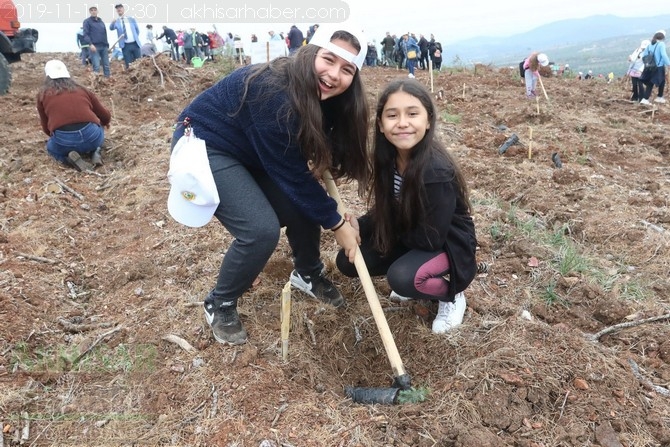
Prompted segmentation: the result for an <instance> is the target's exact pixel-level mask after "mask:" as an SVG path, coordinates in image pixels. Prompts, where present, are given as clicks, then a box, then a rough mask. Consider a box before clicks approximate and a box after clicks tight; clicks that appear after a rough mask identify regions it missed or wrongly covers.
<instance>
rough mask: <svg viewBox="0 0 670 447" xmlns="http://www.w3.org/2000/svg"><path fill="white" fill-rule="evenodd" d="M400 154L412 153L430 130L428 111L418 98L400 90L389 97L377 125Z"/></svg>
mask: <svg viewBox="0 0 670 447" xmlns="http://www.w3.org/2000/svg"><path fill="white" fill-rule="evenodd" d="M377 125H378V126H379V131H380V132H381V133H382V134H384V137H386V139H387V140H388V141H389V142H390V143H391V144H393V145H394V146H395V147H396V149H397V150H398V151H399V152H405V151H411V150H412V149H413V148H414V146H416V145H417V144H418V143H419V142H420V141H421V140H422V139H423V137H424V136H425V135H426V132H427V131H428V129H430V120H429V117H428V111H427V110H426V108H425V107H424V105H423V104H422V103H421V101H420V100H419V99H418V98H417V97H416V96H412V95H410V94H409V93H407V92H404V91H402V90H399V91H397V92H395V93H392V94H391V95H389V97H388V100H387V101H386V104H385V105H384V109H383V110H382V113H381V117H380V118H379V121H378V123H377Z"/></svg>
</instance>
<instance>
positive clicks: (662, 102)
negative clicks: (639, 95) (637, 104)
mask: <svg viewBox="0 0 670 447" xmlns="http://www.w3.org/2000/svg"><path fill="white" fill-rule="evenodd" d="M654 102H658V103H660V104H665V98H664V97H662V96H657V97H656V99H654Z"/></svg>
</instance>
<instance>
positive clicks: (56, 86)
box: [37, 76, 84, 101]
mask: <svg viewBox="0 0 670 447" xmlns="http://www.w3.org/2000/svg"><path fill="white" fill-rule="evenodd" d="M79 88H84V87H82V86H81V85H79V84H77V83H76V82H75V81H73V80H72V79H71V78H60V79H51V78H50V77H48V76H47V77H46V78H44V83H43V84H42V87H41V88H40V91H39V93H38V94H37V97H38V99H39V100H40V101H42V100H43V99H44V97H45V96H47V95H58V94H60V93H63V92H73V91H75V90H77V89H79Z"/></svg>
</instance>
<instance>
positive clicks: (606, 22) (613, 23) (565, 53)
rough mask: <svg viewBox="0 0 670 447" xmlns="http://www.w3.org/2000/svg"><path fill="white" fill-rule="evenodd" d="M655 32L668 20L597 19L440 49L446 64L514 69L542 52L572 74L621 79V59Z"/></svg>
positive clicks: (555, 24) (624, 67) (623, 67)
mask: <svg viewBox="0 0 670 447" xmlns="http://www.w3.org/2000/svg"><path fill="white" fill-rule="evenodd" d="M659 29H667V30H670V15H661V16H654V17H617V16H614V15H598V16H591V17H586V18H584V19H570V20H561V21H558V22H553V23H550V24H547V25H543V26H540V27H538V28H535V29H533V30H531V31H528V32H525V33H521V34H515V35H513V36H509V37H477V38H473V39H468V40H463V41H459V42H456V43H452V44H450V45H448V46H445V48H444V50H445V51H444V61H445V64H446V65H470V64H473V63H476V62H479V63H484V64H492V65H496V66H507V65H510V66H515V65H517V64H518V63H519V62H520V61H521V60H522V59H523V58H524V57H526V56H528V54H529V53H530V52H531V51H542V52H544V53H547V55H548V56H549V58H550V59H551V61H552V62H555V63H557V64H560V65H563V64H566V63H568V64H570V67H571V68H572V69H573V71H583V72H586V71H588V70H593V72H594V73H595V74H598V73H604V74H607V73H609V72H610V71H612V72H614V74H615V75H617V76H622V75H624V74H625V72H626V70H627V68H628V62H627V58H628V55H629V54H630V53H632V52H633V50H634V49H635V48H636V46H637V45H639V44H640V41H642V40H643V39H650V38H651V36H652V35H653V34H654V33H655V32H656V31H658V30H659Z"/></svg>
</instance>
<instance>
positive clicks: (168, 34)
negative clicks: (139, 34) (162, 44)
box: [156, 28, 177, 44]
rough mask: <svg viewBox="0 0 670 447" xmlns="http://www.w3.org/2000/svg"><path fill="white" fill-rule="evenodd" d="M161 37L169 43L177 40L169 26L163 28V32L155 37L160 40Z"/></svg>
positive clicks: (175, 34)
mask: <svg viewBox="0 0 670 447" xmlns="http://www.w3.org/2000/svg"><path fill="white" fill-rule="evenodd" d="M163 37H165V41H166V42H167V43H169V44H172V43H173V42H176V41H177V33H175V32H174V30H173V29H171V28H163V34H161V35H160V36H158V37H156V39H157V40H160V39H162V38H163Z"/></svg>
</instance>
